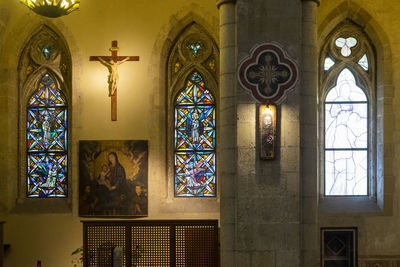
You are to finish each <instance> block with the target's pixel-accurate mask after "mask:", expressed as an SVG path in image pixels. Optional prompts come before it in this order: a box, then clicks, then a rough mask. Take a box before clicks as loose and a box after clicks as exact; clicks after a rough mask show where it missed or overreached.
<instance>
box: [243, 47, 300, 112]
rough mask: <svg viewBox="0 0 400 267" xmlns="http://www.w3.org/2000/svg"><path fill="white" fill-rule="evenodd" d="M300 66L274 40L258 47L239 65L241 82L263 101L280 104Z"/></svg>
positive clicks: (290, 87) (291, 85)
mask: <svg viewBox="0 0 400 267" xmlns="http://www.w3.org/2000/svg"><path fill="white" fill-rule="evenodd" d="M297 79H298V69H297V66H296V64H295V63H294V61H293V60H291V59H290V58H289V57H288V56H287V55H286V53H285V52H284V51H283V49H282V48H281V47H280V46H278V45H277V44H275V43H264V44H261V45H258V46H256V47H255V48H253V49H252V50H251V52H250V56H249V57H246V58H245V59H243V61H242V62H241V63H240V65H239V82H240V84H241V86H242V87H243V88H244V89H246V90H248V91H250V92H251V93H252V95H253V97H254V98H255V99H256V100H258V101H259V102H261V103H270V104H280V103H281V102H282V101H283V100H284V99H285V97H286V94H287V92H288V91H290V90H291V89H293V88H294V86H295V84H296V82H297Z"/></svg>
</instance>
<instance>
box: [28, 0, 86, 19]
mask: <svg viewBox="0 0 400 267" xmlns="http://www.w3.org/2000/svg"><path fill="white" fill-rule="evenodd" d="M20 1H21V2H22V3H23V4H24V5H26V6H27V7H29V8H30V9H32V10H33V11H34V12H35V13H37V14H39V15H42V16H45V17H49V18H57V17H61V16H64V15H67V14H69V13H71V12H72V11H74V10H77V9H78V8H79V4H80V0H20Z"/></svg>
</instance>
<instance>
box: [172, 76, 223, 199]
mask: <svg viewBox="0 0 400 267" xmlns="http://www.w3.org/2000/svg"><path fill="white" fill-rule="evenodd" d="M215 174H216V172H215V100H214V96H213V95H212V93H211V92H210V91H209V90H208V89H207V88H206V87H205V84H204V81H203V77H201V75H200V74H199V73H198V72H194V73H192V74H191V75H190V76H189V78H188V79H187V81H186V86H185V88H183V89H182V90H181V91H180V92H179V93H178V95H177V97H176V102H175V195H176V196H215Z"/></svg>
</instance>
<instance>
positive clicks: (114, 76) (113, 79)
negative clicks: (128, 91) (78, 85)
mask: <svg viewBox="0 0 400 267" xmlns="http://www.w3.org/2000/svg"><path fill="white" fill-rule="evenodd" d="M110 51H111V56H91V57H90V61H100V62H101V63H102V64H103V65H105V66H106V67H107V68H108V70H109V71H110V75H109V76H108V85H109V91H108V95H109V96H111V120H113V121H116V120H117V87H118V80H119V75H118V65H120V64H122V63H124V62H125V61H139V57H138V56H118V54H117V53H118V42H117V41H112V43H111V48H110Z"/></svg>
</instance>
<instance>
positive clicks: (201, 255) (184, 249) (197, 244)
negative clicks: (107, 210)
mask: <svg viewBox="0 0 400 267" xmlns="http://www.w3.org/2000/svg"><path fill="white" fill-rule="evenodd" d="M83 232H84V266H88V267H89V266H93V267H94V266H95V267H103V266H104V267H105V266H107V267H108V266H109V267H112V266H118V267H119V266H121V267H122V266H123V267H131V266H136V267H139V266H151V267H167V266H179V267H181V266H182V267H183V266H185V267H190V266H193V267H203V266H204V267H213V266H218V221H216V220H207V221H206V220H199V221H138V220H136V221H129V222H128V221H84V222H83ZM118 253H122V254H123V255H122V256H118ZM117 257H118V258H117ZM113 262H114V265H113Z"/></svg>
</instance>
